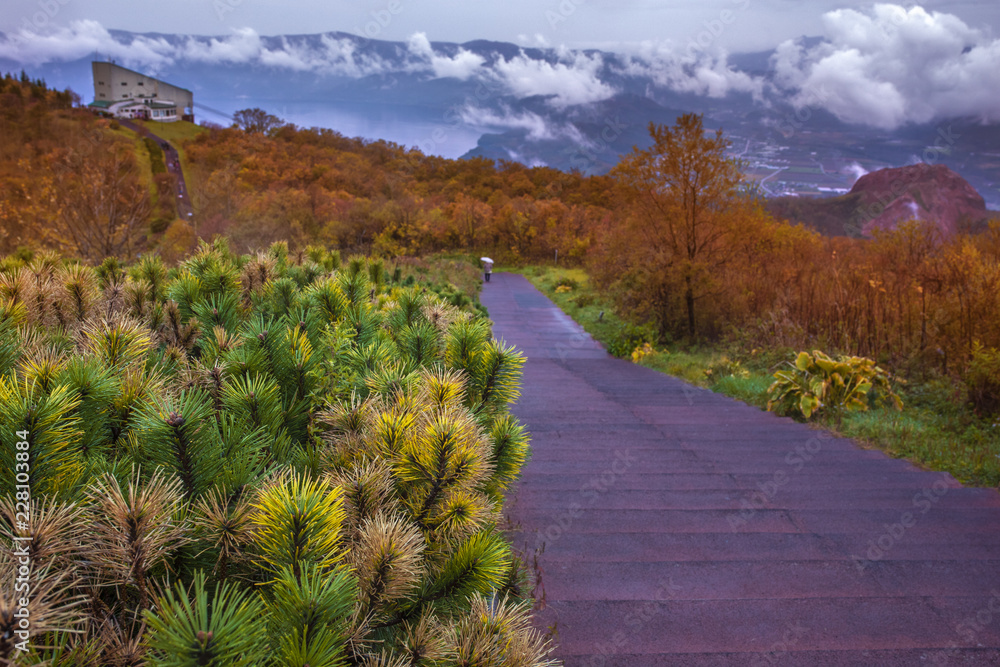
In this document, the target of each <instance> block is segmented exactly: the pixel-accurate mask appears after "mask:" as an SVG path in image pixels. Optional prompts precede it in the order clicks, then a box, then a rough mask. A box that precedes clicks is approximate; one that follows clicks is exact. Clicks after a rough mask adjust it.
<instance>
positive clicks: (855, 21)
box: [772, 4, 1000, 130]
mask: <svg viewBox="0 0 1000 667" xmlns="http://www.w3.org/2000/svg"><path fill="white" fill-rule="evenodd" d="M823 24H824V28H825V34H824V39H823V41H822V42H820V43H819V44H816V45H814V46H810V47H806V46H803V44H802V43H801V42H800V41H789V42H785V43H783V44H782V45H781V46H779V47H778V50H777V52H776V53H775V56H774V58H773V60H772V64H773V65H774V71H775V75H776V76H775V82H776V84H777V86H778V88H779V90H781V91H783V92H785V93H786V94H788V95H789V97H790V99H791V101H792V103H793V104H794V105H795V106H797V107H803V106H811V105H820V106H823V107H824V108H826V109H827V110H828V111H830V112H831V113H833V114H834V115H836V116H837V117H838V118H840V119H841V120H843V121H845V122H848V123H857V124H864V125H872V126H875V127H879V128H883V129H886V130H892V129H896V128H898V127H900V126H902V125H905V124H907V123H928V122H933V121H935V120H938V119H941V118H947V117H956V116H973V117H977V118H979V119H981V120H982V121H984V122H997V121H1000V66H998V65H1000V40H997V39H992V38H991V37H990V36H989V35H987V34H986V33H984V32H982V31H980V30H976V29H973V28H970V27H969V26H968V25H966V24H965V23H964V22H963V21H962V20H961V19H959V18H958V17H956V16H954V15H952V14H947V13H941V12H928V11H926V10H924V9H923V8H922V7H919V6H917V7H912V8H909V9H907V8H904V7H901V6H899V5H893V4H878V5H875V6H874V7H873V8H872V9H871V10H870V11H867V12H859V11H856V10H853V9H839V10H836V11H833V12H829V13H827V14H825V15H824V16H823Z"/></svg>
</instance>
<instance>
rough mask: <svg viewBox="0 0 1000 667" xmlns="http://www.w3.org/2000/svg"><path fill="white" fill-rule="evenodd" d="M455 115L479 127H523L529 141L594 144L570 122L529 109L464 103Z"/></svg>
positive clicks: (486, 128)
mask: <svg viewBox="0 0 1000 667" xmlns="http://www.w3.org/2000/svg"><path fill="white" fill-rule="evenodd" d="M458 117H459V119H460V120H461V121H462V122H463V123H464V124H466V125H469V126H471V127H475V128H479V129H482V130H512V129H516V130H525V131H527V133H528V135H527V138H528V140H529V141H546V140H548V141H551V140H556V139H561V140H565V141H568V142H570V143H573V144H575V145H577V146H582V147H585V148H594V147H595V144H594V142H593V141H591V140H590V139H588V138H587V137H586V136H584V134H583V133H582V132H580V129H579V128H578V127H577V126H576V125H574V124H573V123H572V122H569V121H565V122H559V121H553V120H551V119H547V118H544V117H542V116H540V115H538V114H536V113H534V112H531V111H517V112H515V111H513V110H511V109H510V107H508V106H506V105H503V104H501V105H500V108H499V109H487V108H486V107H480V106H475V105H473V104H466V105H465V106H464V107H463V108H462V109H461V110H460V111H459V112H458Z"/></svg>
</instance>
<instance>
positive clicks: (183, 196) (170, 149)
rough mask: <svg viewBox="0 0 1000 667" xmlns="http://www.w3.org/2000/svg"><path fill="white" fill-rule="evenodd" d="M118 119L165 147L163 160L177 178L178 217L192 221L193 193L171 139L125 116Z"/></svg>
mask: <svg viewBox="0 0 1000 667" xmlns="http://www.w3.org/2000/svg"><path fill="white" fill-rule="evenodd" d="M117 120H118V122H119V123H120V124H122V125H124V126H125V127H127V128H129V129H130V130H132V131H133V132H135V133H136V134H138V135H139V136H140V137H142V136H149V137H151V138H152V139H153V141H155V142H156V143H158V144H160V148H162V149H163V160H164V162H166V164H167V171H168V172H170V173H171V174H173V175H174V176H175V177H176V179H177V181H176V182H177V190H176V192H175V193H174V194H175V195H176V197H177V217H178V218H180V219H181V220H188V221H190V220H191V219H192V218H193V216H194V207H193V206H192V205H191V198H190V197H191V195H190V193H189V192H188V189H187V184H186V183H185V182H184V171H183V170H182V169H181V158H180V155H179V154H178V153H177V149H176V148H174V146H173V145H172V144H171V143H170V142H169V141H167V140H166V139H164V138H162V137H159V136H157V135H155V134H153V133H152V132H151V131H149V129H148V128H146V127H144V126H142V125H139V124H138V123H133V122H132V121H130V120H128V119H125V118H119V119H117Z"/></svg>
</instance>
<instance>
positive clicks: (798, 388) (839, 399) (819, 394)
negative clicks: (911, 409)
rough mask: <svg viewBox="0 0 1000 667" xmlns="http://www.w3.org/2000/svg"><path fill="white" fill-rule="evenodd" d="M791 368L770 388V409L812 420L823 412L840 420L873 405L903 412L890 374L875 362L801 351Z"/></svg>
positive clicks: (781, 374)
mask: <svg viewBox="0 0 1000 667" xmlns="http://www.w3.org/2000/svg"><path fill="white" fill-rule="evenodd" d="M789 365H790V366H791V369H789V370H781V371H778V372H777V373H775V374H774V378H775V381H774V383H773V384H772V385H771V387H770V389H768V393H769V394H770V400H769V401H768V403H767V409H768V410H778V411H780V412H782V413H784V414H800V415H802V416H803V417H805V418H806V419H809V418H810V417H812V416H813V415H814V414H816V413H818V412H820V411H821V410H828V411H829V412H832V413H834V414H835V415H837V416H838V417H839V416H840V415H842V414H843V413H844V412H853V411H858V410H860V411H865V410H868V408H869V407H870V406H872V405H875V406H878V405H882V404H883V403H891V404H893V405H895V406H896V408H897V409H899V410H902V409H903V402H902V400H900V398H899V396H898V395H896V393H895V392H894V391H893V390H892V386H891V384H890V379H889V374H888V373H886V372H885V371H884V370H883V369H881V368H879V367H878V366H876V365H875V362H874V361H872V360H871V359H865V358H863V357H847V356H841V357H838V358H837V359H836V360H834V359H832V358H830V357H829V356H827V355H825V354H823V353H822V352H820V351H819V350H814V351H813V353H812V354H809V353H808V352H800V353H799V356H798V357H797V358H796V359H795V363H794V364H791V363H790V364H789Z"/></svg>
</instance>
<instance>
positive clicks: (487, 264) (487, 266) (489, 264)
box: [479, 257, 493, 282]
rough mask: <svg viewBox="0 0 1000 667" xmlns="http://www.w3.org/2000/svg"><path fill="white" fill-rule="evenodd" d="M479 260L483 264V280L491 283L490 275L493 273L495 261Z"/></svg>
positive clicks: (483, 258)
mask: <svg viewBox="0 0 1000 667" xmlns="http://www.w3.org/2000/svg"><path fill="white" fill-rule="evenodd" d="M479 260H480V261H481V262H482V263H483V278H484V279H485V280H486V282H489V281H490V274H492V273H493V260H492V259H490V258H489V257H480V258H479Z"/></svg>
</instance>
